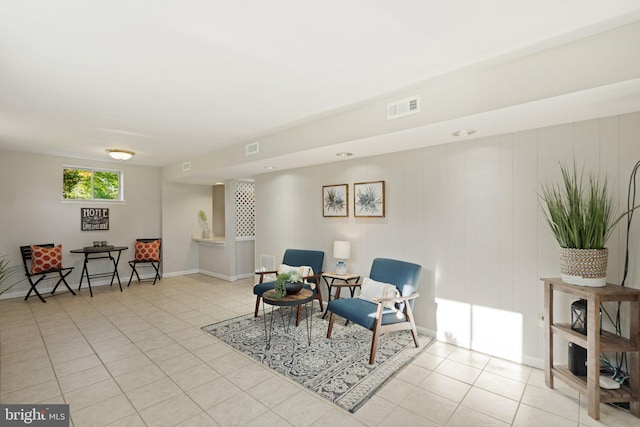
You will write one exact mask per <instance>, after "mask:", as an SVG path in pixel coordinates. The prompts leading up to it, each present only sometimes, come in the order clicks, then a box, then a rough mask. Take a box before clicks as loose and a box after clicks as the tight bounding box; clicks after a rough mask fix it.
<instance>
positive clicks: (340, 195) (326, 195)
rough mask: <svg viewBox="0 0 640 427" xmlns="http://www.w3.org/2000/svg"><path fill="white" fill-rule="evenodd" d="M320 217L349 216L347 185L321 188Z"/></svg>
mask: <svg viewBox="0 0 640 427" xmlns="http://www.w3.org/2000/svg"><path fill="white" fill-rule="evenodd" d="M322 216H324V217H336V216H337V217H345V216H349V185H348V184H338V185H324V186H322Z"/></svg>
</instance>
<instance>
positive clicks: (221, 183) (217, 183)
mask: <svg viewBox="0 0 640 427" xmlns="http://www.w3.org/2000/svg"><path fill="white" fill-rule="evenodd" d="M214 185H224V182H216V183H215V184H214Z"/></svg>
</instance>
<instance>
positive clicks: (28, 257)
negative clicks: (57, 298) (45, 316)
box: [20, 243, 76, 302]
mask: <svg viewBox="0 0 640 427" xmlns="http://www.w3.org/2000/svg"><path fill="white" fill-rule="evenodd" d="M20 254H21V255H22V264H23V265H24V272H25V275H26V276H27V279H28V280H29V284H30V285H31V289H29V292H27V296H25V297H24V299H25V300H27V299H28V298H29V296H30V295H31V292H34V293H35V294H36V296H37V297H38V298H40V301H42V302H47V301H45V299H44V298H43V297H42V295H40V292H38V289H36V286H37V285H38V284H39V283H40V282H42V281H43V280H44V279H55V278H57V279H58V281H57V282H56V285H55V286H54V287H53V290H52V291H51V295H53V294H54V293H55V291H56V289H58V285H60V283H64V285H65V286H66V287H67V289H69V292H71V293H72V294H73V295H75V294H76V293H75V292H73V289H71V287H69V284H68V283H67V280H66V277H67V276H68V275H69V274H71V271H72V270H73V267H63V266H62V245H58V246H56V245H54V244H53V243H44V244H42V245H27V246H20ZM34 278H37V279H36V280H35V282H34Z"/></svg>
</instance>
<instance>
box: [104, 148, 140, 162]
mask: <svg viewBox="0 0 640 427" xmlns="http://www.w3.org/2000/svg"><path fill="white" fill-rule="evenodd" d="M107 153H109V155H110V156H111V158H113V159H116V160H129V159H130V158H132V157H133V155H134V154H136V153H134V152H133V151H128V150H117V149H111V148H110V149H108V150H107Z"/></svg>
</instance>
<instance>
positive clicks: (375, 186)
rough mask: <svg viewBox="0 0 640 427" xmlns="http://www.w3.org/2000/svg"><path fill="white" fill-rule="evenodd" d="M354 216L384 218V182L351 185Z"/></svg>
mask: <svg viewBox="0 0 640 427" xmlns="http://www.w3.org/2000/svg"><path fill="white" fill-rule="evenodd" d="M353 193H354V201H355V203H354V206H355V207H354V213H353V215H354V216H357V217H378V218H382V217H384V181H373V182H357V183H355V184H353Z"/></svg>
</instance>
